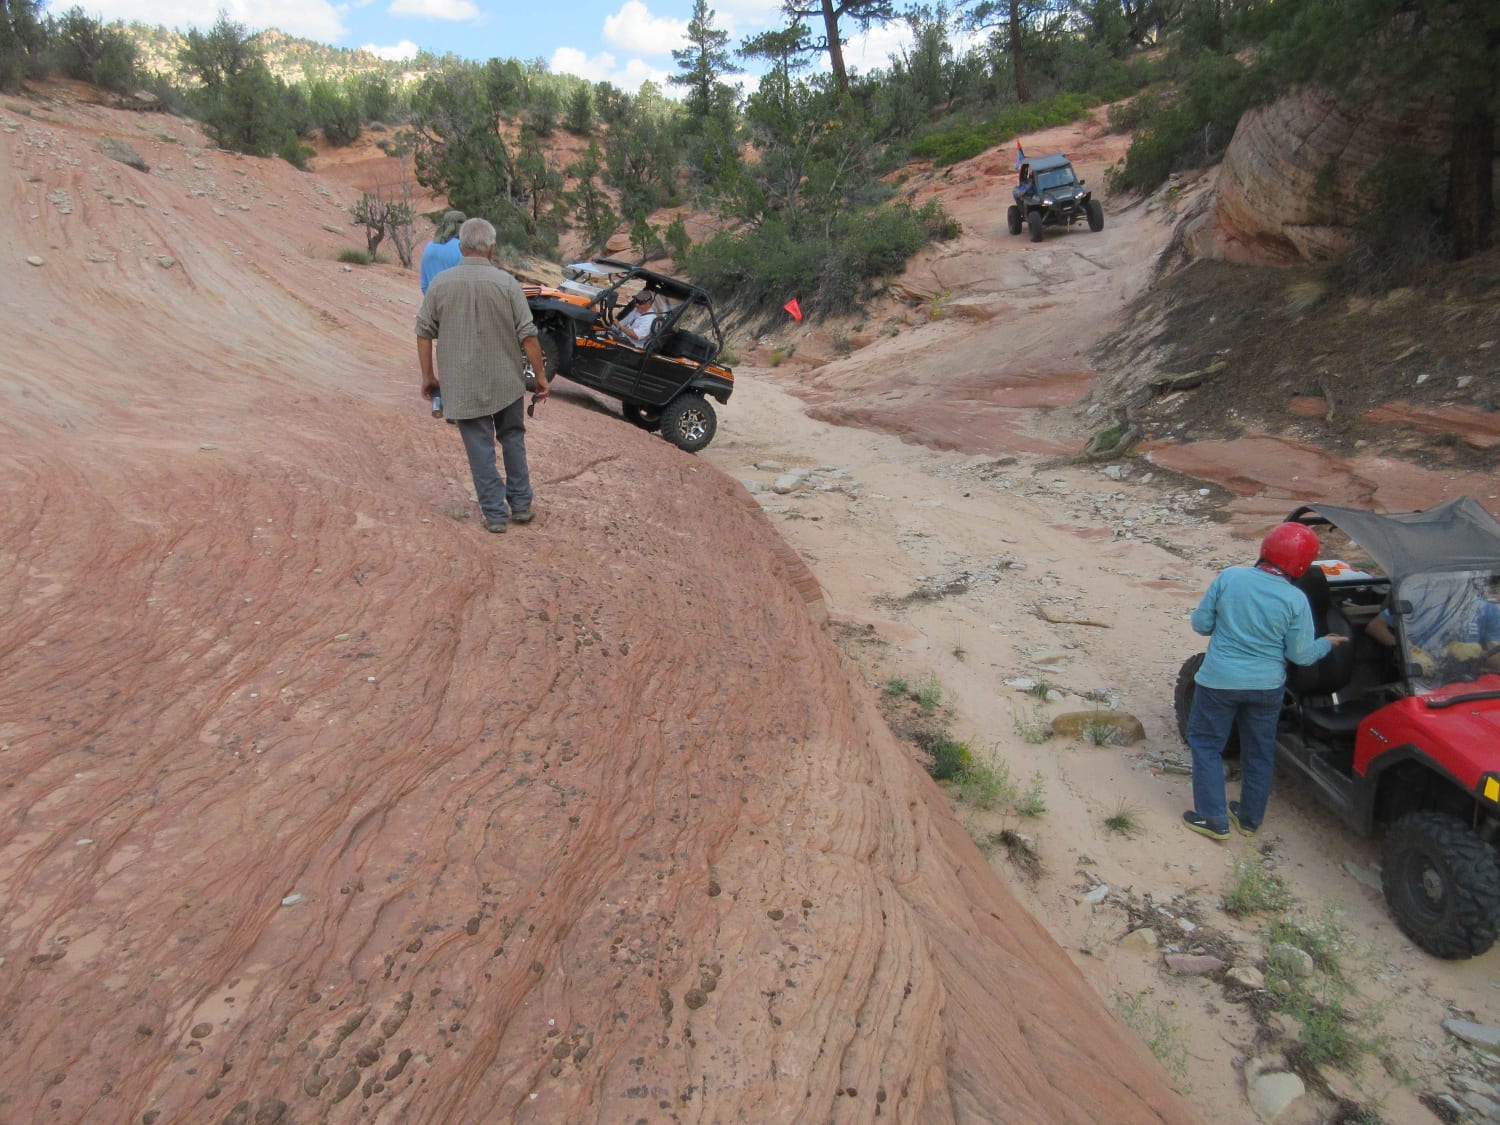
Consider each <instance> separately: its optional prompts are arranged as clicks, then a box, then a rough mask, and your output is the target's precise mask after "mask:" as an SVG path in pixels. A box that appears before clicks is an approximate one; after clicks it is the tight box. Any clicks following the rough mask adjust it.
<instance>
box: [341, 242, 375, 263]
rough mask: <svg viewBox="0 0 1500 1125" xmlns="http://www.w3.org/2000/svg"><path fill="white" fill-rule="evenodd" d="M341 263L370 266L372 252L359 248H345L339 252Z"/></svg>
mask: <svg viewBox="0 0 1500 1125" xmlns="http://www.w3.org/2000/svg"><path fill="white" fill-rule="evenodd" d="M339 261H341V262H348V263H349V264H351V265H355V266H368V265H369V264H370V252H369V251H368V250H361V249H359V248H358V247H357V246H345V247H344V248H343V249H342V250H340V251H339Z"/></svg>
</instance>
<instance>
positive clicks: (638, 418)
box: [620, 402, 661, 434]
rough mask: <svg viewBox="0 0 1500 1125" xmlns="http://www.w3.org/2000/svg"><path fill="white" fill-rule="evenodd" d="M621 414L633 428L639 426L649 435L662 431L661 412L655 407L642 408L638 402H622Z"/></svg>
mask: <svg viewBox="0 0 1500 1125" xmlns="http://www.w3.org/2000/svg"><path fill="white" fill-rule="evenodd" d="M620 413H621V414H623V415H624V416H625V420H626V421H627V422H629V423H630V424H631V425H633V426H639V427H640V428H641V429H643V430H645V431H646V432H647V433H648V434H654V433H655V432H656V431H657V430H659V429H661V411H660V410H657V409H656V408H655V407H654V406H642V405H641V404H640V403H638V402H622V403H621V404H620Z"/></svg>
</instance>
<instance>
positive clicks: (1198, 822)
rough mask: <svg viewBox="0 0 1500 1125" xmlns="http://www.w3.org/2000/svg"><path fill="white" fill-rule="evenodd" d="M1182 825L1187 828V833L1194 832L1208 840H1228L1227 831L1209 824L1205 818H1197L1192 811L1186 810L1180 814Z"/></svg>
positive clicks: (1196, 814)
mask: <svg viewBox="0 0 1500 1125" xmlns="http://www.w3.org/2000/svg"><path fill="white" fill-rule="evenodd" d="M1182 823H1183V824H1185V825H1186V826H1187V830H1188V831H1189V832H1196V833H1198V835H1200V836H1207V837H1208V838H1209V839H1210V840H1227V839H1229V829H1228V828H1227V827H1226V828H1220V827H1219V826H1218V825H1216V824H1210V823H1209V822H1208V818H1207V817H1202V816H1199V815H1198V813H1197V812H1196V811H1194V810H1193V809H1188V811H1187V812H1185V813H1183V814H1182Z"/></svg>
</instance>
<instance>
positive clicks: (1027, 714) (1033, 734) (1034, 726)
mask: <svg viewBox="0 0 1500 1125" xmlns="http://www.w3.org/2000/svg"><path fill="white" fill-rule="evenodd" d="M1015 724H1016V733H1017V734H1018V735H1020V736H1021V741H1022V742H1029V743H1033V744H1035V743H1038V742H1046V741H1047V739H1049V738H1051V737H1052V722H1051V720H1050V719H1048V718H1047V716H1046V715H1045V714H1043V713H1042V711H1041V709H1040V708H1036V707H1030V708H1027V709H1026V710H1024V711H1022V710H1018V711H1017V712H1016V713H1015Z"/></svg>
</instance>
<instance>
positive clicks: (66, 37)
mask: <svg viewBox="0 0 1500 1125" xmlns="http://www.w3.org/2000/svg"><path fill="white" fill-rule="evenodd" d="M48 25H49V26H48V32H49V38H50V43H51V54H52V59H53V62H54V64H55V65H56V67H57V69H58V70H59V71H60V72H61V73H62V74H64V75H66V76H67V77H69V78H76V79H77V80H78V81H80V82H89V83H92V84H93V85H95V86H99V87H102V88H103V89H106V90H113V91H115V92H116V93H124V92H126V91H127V90H129V89H131V88H132V87H133V86H134V84H135V80H136V47H135V41H134V40H133V39H131V38H130V35H129V33H128V32H126V30H125V27H124V25H123V24H121V23H118V22H117V23H112V24H105V23H103V22H102V21H100V20H97V19H94V18H93V17H91V16H88V15H85V14H84V11H83V9H82V8H69V9H68V10H67V11H66V12H64V13H63V14H62V15H61V16H57V17H54V18H53V19H51V20H49V21H48Z"/></svg>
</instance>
